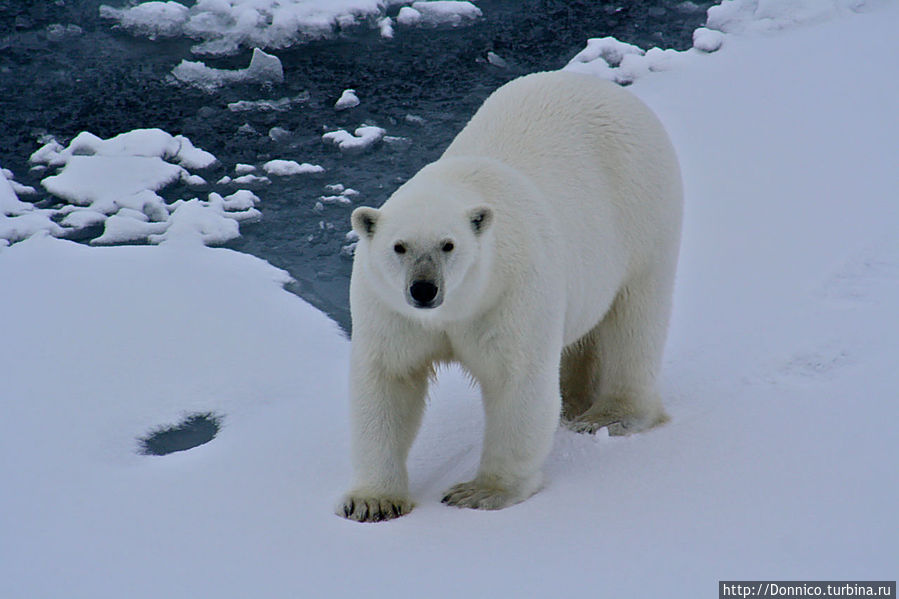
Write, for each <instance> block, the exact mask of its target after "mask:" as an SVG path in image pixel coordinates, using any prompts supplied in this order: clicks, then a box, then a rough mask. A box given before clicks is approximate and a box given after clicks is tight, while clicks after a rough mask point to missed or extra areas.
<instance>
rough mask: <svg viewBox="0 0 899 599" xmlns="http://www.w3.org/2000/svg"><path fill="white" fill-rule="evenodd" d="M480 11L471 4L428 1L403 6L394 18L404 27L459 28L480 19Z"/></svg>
mask: <svg viewBox="0 0 899 599" xmlns="http://www.w3.org/2000/svg"><path fill="white" fill-rule="evenodd" d="M481 16H483V13H482V12H481V9H480V8H478V7H477V6H475V5H474V4H472V3H471V2H462V1H457V0H430V1H428V2H421V1H418V2H413V3H412V6H411V7H409V6H404V7H403V8H401V9H400V12H399V14H398V15H397V17H396V20H397V23H399V24H400V25H405V26H407V27H408V26H415V25H423V26H425V27H447V26H449V27H459V26H461V25H468V24H470V23H472V22H474V21H476V20H477V19H479V18H481Z"/></svg>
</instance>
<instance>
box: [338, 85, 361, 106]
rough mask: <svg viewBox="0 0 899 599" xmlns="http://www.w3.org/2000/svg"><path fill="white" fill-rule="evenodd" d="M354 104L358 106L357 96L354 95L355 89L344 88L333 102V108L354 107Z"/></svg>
mask: <svg viewBox="0 0 899 599" xmlns="http://www.w3.org/2000/svg"><path fill="white" fill-rule="evenodd" d="M356 106H359V97H358V96H357V95H356V90H354V89H345V90H343V94H341V96H340V98H339V99H338V100H337V102H336V103H335V104H334V110H347V109H349V108H355V107H356Z"/></svg>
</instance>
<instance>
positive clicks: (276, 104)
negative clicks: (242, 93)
mask: <svg viewBox="0 0 899 599" xmlns="http://www.w3.org/2000/svg"><path fill="white" fill-rule="evenodd" d="M309 97H310V96H309V92H303V93H301V94H298V95H296V96H294V97H292V98H286V97H285V98H281V99H279V100H240V101H238V102H230V103H229V104H228V110H230V111H232V112H249V111H260V112H272V111H275V112H283V111H285V110H290V108H292V107H293V106H296V105H297V104H305V103H306V102H308V101H309Z"/></svg>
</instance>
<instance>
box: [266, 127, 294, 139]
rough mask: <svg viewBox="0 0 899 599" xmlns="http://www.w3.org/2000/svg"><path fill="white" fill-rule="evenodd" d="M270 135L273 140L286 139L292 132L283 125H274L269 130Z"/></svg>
mask: <svg viewBox="0 0 899 599" xmlns="http://www.w3.org/2000/svg"><path fill="white" fill-rule="evenodd" d="M268 136H269V138H270V139H271V140H272V141H279V142H281V141H286V140H288V139H290V136H291V133H290V131H288V130H287V129H285V128H283V127H272V128H271V129H269V130H268Z"/></svg>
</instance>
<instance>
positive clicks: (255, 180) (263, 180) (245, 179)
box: [231, 175, 271, 185]
mask: <svg viewBox="0 0 899 599" xmlns="http://www.w3.org/2000/svg"><path fill="white" fill-rule="evenodd" d="M231 182H232V183H234V184H236V185H268V184H269V183H271V180H270V179H269V178H268V177H260V176H259V175H241V176H240V177H234V179H232V180H231Z"/></svg>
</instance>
